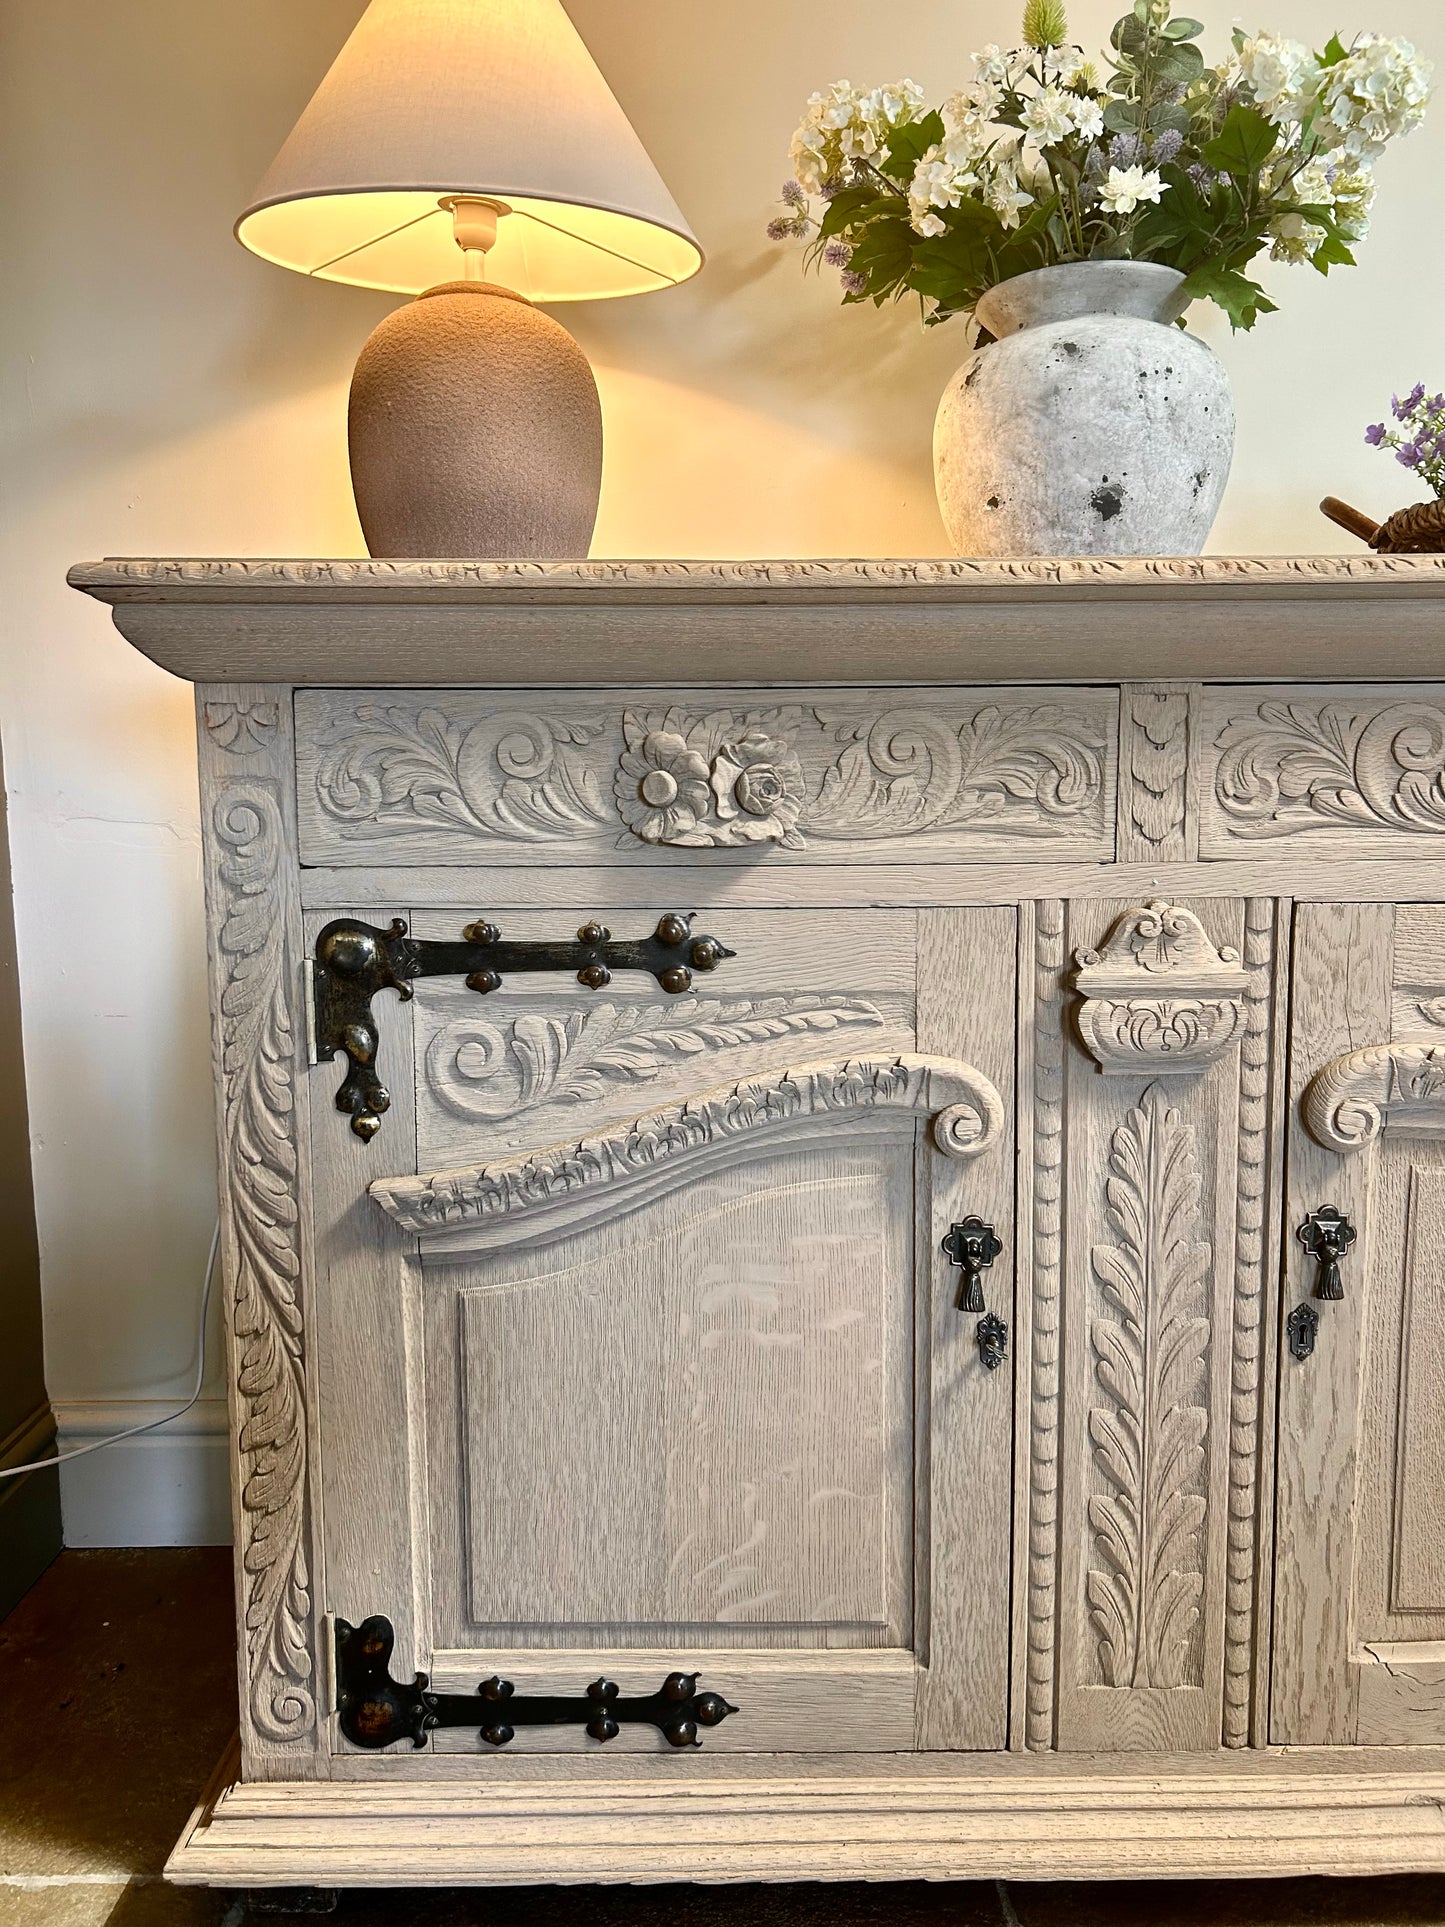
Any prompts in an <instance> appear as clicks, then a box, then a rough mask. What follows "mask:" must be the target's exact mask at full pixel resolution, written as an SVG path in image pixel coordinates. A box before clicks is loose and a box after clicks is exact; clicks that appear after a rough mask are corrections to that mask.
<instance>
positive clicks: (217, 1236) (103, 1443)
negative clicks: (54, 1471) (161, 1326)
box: [0, 1218, 221, 1479]
mask: <svg viewBox="0 0 1445 1927" xmlns="http://www.w3.org/2000/svg"><path fill="white" fill-rule="evenodd" d="M220 1243H221V1220H220V1219H219V1218H217V1220H216V1226H215V1229H214V1231H212V1233H211V1249H210V1252H209V1254H208V1255H207V1258H206V1282H205V1287H204V1289H203V1290H202V1292H201V1329H200V1334H199V1337H198V1338H197V1341H196V1388H195V1390H194V1391H193V1392H192V1393H191V1395H190V1397H189V1398H188V1399H187V1400H186V1402H185V1404H184V1405H178V1406H177V1407H176V1409H175V1411H174V1412H167V1413H166V1415H165V1417H164V1418H153V1419H148V1420H147V1421H146V1423H145V1424H144V1425H128V1426H127V1427H126V1429H125V1431H123V1432H112V1433H111V1435H110V1437H109V1438H105V1439H92V1440H91V1442H90V1444H89V1445H77V1446H73V1447H72V1448H71V1450H70V1451H69V1452H56V1453H54V1454H53V1455H52V1456H51V1457H50V1458H48V1459H32V1460H31V1461H30V1463H29V1464H28V1465H9V1466H5V1467H4V1468H3V1469H0V1479H18V1478H19V1476H20V1474H21V1473H22V1472H43V1471H44V1470H45V1468H46V1467H47V1466H50V1465H64V1464H65V1462H66V1460H67V1459H83V1458H84V1457H85V1455H86V1453H87V1452H103V1451H104V1450H105V1449H106V1447H107V1446H109V1445H119V1444H120V1442H121V1440H122V1439H138V1438H139V1437H140V1435H141V1433H142V1432H158V1431H159V1430H160V1428H161V1427H162V1426H163V1425H173V1424H174V1423H175V1421H176V1420H177V1419H178V1418H184V1417H185V1415H186V1413H187V1412H189V1411H190V1409H191V1407H192V1406H193V1405H194V1404H195V1403H196V1401H197V1400H198V1399H199V1398H200V1396H201V1383H202V1381H203V1380H204V1378H205V1376H206V1324H207V1321H208V1319H209V1317H210V1310H211V1285H212V1283H213V1281H214V1279H215V1276H216V1252H217V1251H218V1249H219V1248H220Z"/></svg>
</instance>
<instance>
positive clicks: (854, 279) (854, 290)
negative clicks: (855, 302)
mask: <svg viewBox="0 0 1445 1927" xmlns="http://www.w3.org/2000/svg"><path fill="white" fill-rule="evenodd" d="M839 279H840V280H841V281H842V283H843V292H844V294H866V293H867V292H868V277H867V275H866V274H854V272H853V270H852V269H851V268H845V269H844V270H843V273H842V274H841V275H840V276H839Z"/></svg>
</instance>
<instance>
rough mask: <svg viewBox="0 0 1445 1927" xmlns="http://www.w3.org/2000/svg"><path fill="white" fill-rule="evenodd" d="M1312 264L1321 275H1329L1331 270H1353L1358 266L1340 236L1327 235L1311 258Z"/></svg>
mask: <svg viewBox="0 0 1445 1927" xmlns="http://www.w3.org/2000/svg"><path fill="white" fill-rule="evenodd" d="M1310 262H1311V265H1312V266H1314V267H1317V268H1318V269H1319V271H1320V273H1321V274H1328V273H1329V271H1330V269H1331V268H1352V267H1354V266H1355V265H1356V263H1355V257H1354V255H1353V254H1351V252H1350V250H1349V249H1348V248H1347V247H1346V245H1345V243H1344V241H1343V240H1342V239H1341V237H1340V236H1339V235H1338V234H1327V235H1326V236H1325V238H1324V240H1323V241H1321V242H1320V244H1319V246H1318V247H1317V248H1316V249H1315V251H1314V253H1313V254H1312V255H1311V256H1310Z"/></svg>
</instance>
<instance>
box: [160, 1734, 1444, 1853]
mask: <svg viewBox="0 0 1445 1927" xmlns="http://www.w3.org/2000/svg"><path fill="white" fill-rule="evenodd" d="M1422 1752H1423V1754H1424V1759H1423V1763H1422ZM1371 1755H1373V1757H1371ZM1430 1755H1431V1750H1429V1749H1424V1750H1419V1751H1417V1750H1415V1749H1408V1750H1396V1749H1390V1750H1389V1751H1388V1752H1387V1751H1385V1750H1383V1749H1369V1750H1368V1751H1367V1752H1366V1753H1364V1754H1363V1755H1361V1754H1360V1753H1354V1754H1345V1753H1343V1752H1341V1751H1336V1750H1331V1751H1329V1752H1328V1753H1326V1752H1323V1751H1322V1752H1320V1753H1318V1754H1315V1753H1311V1754H1301V1753H1291V1752H1286V1751H1273V1752H1270V1753H1266V1754H1257V1755H1253V1756H1245V1757H1244V1758H1243V1759H1241V1758H1240V1756H1238V1755H1235V1756H1233V1757H1232V1758H1231V1759H1229V1760H1228V1761H1227V1762H1226V1760H1225V1759H1224V1758H1223V1757H1222V1756H1221V1757H1220V1758H1219V1759H1218V1760H1215V1759H1213V1758H1211V1759H1210V1760H1209V1761H1208V1762H1207V1763H1206V1762H1205V1761H1203V1760H1201V1761H1199V1762H1197V1763H1195V1762H1190V1763H1188V1765H1187V1766H1185V1765H1184V1764H1183V1763H1181V1762H1180V1761H1178V1760H1177V1759H1176V1760H1173V1761H1169V1762H1167V1763H1166V1762H1163V1761H1161V1762H1158V1763H1155V1762H1152V1761H1151V1762H1150V1765H1149V1767H1148V1768H1147V1769H1146V1768H1144V1767H1143V1766H1142V1765H1141V1764H1140V1762H1139V1759H1138V1757H1137V1756H1136V1757H1135V1758H1134V1759H1133V1760H1132V1761H1130V1762H1129V1763H1127V1764H1125V1763H1121V1761H1120V1759H1119V1757H1118V1756H1117V1755H1116V1756H1112V1757H1109V1758H1107V1759H1104V1758H1099V1757H1093V1758H1091V1757H1089V1756H1085V1755H1076V1756H1074V1757H1072V1758H1067V1757H1065V1758H1059V1757H1058V1756H1055V1757H1053V1758H1051V1759H1046V1760H1045V1759H1040V1760H1039V1761H1038V1762H1037V1763H1035V1762H1034V1761H1032V1760H1028V1759H1018V1758H1010V1759H1008V1760H1007V1761H1006V1762H1005V1761H1004V1760H1001V1759H1000V1760H999V1764H998V1768H997V1770H988V1769H983V1770H980V1766H979V1763H978V1761H977V1760H976V1759H975V1760H973V1761H971V1762H969V1763H968V1765H967V1766H964V1765H962V1763H959V1764H958V1765H956V1766H955V1765H953V1764H952V1763H950V1762H946V1761H944V1760H943V1759H940V1761H939V1763H938V1769H937V1771H936V1773H924V1772H919V1771H917V1770H915V1771H914V1772H911V1773H910V1774H908V1776H907V1777H904V1778H879V1777H871V1778H869V1777H863V1776H862V1775H852V1774H850V1775H848V1776H846V1777H844V1776H841V1775H840V1776H836V1777H822V1778H814V1779H798V1778H792V1777H783V1776H782V1775H778V1776H777V1777H772V1776H769V1775H758V1774H757V1773H756V1769H754V1774H753V1775H752V1776H748V1775H747V1774H746V1770H745V1769H743V1768H742V1765H741V1763H739V1767H740V1770H739V1772H738V1775H737V1776H736V1777H732V1776H729V1777H727V1778H723V1777H720V1776H719V1777H713V1776H709V1777H708V1778H707V1779H706V1780H703V1779H697V1778H693V1779H686V1780H685V1779H682V1778H680V1777H679V1778H678V1779H677V1780H676V1781H671V1782H669V1781H665V1780H655V1779H649V1780H647V1781H639V1780H621V1779H609V1780H608V1781H606V1782H605V1783H604V1782H602V1781H600V1780H599V1779H598V1778H596V1777H595V1776H590V1775H589V1776H588V1777H587V1778H585V1779H584V1778H581V1777H578V1778H574V1779H570V1780H563V1779H549V1780H546V1781H539V1782H518V1781H513V1782H511V1783H501V1782H498V1781H492V1782H490V1783H485V1784H484V1783H481V1782H480V1781H479V1780H478V1779H472V1780H471V1781H469V1782H457V1781H435V1780H432V1781H418V1780H416V1779H403V1778H401V1777H400V1776H398V1778H397V1779H396V1780H395V1781H394V1782H391V1783H390V1784H388V1783H386V1782H378V1781H355V1780H352V1781H311V1782H304V1783H303V1782H297V1781H271V1782H258V1783H254V1784H251V1785H242V1784H240V1783H239V1782H237V1781H236V1780H235V1778H234V1774H235V1756H234V1754H233V1755H232V1756H231V1758H230V1759H229V1761H228V1762H226V1763H225V1764H224V1766H223V1769H222V1771H221V1773H219V1774H218V1776H217V1782H216V1783H214V1784H213V1787H212V1789H210V1790H208V1792H207V1795H206V1796H205V1798H204V1799H203V1800H202V1802H201V1804H200V1805H199V1806H198V1807H197V1808H196V1810H195V1812H194V1813H193V1814H192V1816H191V1819H190V1822H189V1824H188V1825H187V1827H186V1830H185V1832H184V1833H183V1834H182V1836H181V1839H180V1841H179V1842H178V1843H177V1846H176V1849H175V1851H174V1853H173V1854H172V1855H171V1858H170V1860H169V1862H168V1863H167V1866H166V1876H167V1878H168V1879H170V1880H173V1881H178V1882H181V1883H184V1884H191V1885H212V1886H238V1887H264V1886H318V1887H385V1886H408V1887H410V1886H466V1885H480V1884H486V1885H526V1884H537V1885H548V1884H553V1883H564V1884H571V1883H606V1882H624V1883H648V1882H661V1881H677V1880H686V1881H706V1882H717V1881H754V1880H779V1881H782V1880H978V1879H984V1878H1002V1879H1008V1880H1132V1879H1157V1878H1190V1879H1226V1878H1241V1877H1244V1876H1250V1877H1259V1876H1261V1875H1273V1876H1279V1877H1283V1876H1287V1875H1298V1874H1376V1873H1427V1872H1442V1873H1445V1749H1442V1750H1441V1752H1440V1755H1439V1758H1438V1760H1437V1759H1435V1758H1432V1757H1431V1756H1430ZM994 1757H995V1758H996V1759H997V1758H998V1756H994ZM1405 1759H1408V1760H1409V1762H1410V1764H1409V1765H1408V1766H1405V1765H1404V1764H1403V1761H1404V1760H1405ZM1030 1769H1035V1770H1030Z"/></svg>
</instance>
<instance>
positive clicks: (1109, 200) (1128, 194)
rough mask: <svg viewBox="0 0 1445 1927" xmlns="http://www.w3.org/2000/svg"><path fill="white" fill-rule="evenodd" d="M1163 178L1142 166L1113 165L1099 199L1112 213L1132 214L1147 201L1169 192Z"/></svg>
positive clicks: (1100, 191)
mask: <svg viewBox="0 0 1445 1927" xmlns="http://www.w3.org/2000/svg"><path fill="white" fill-rule="evenodd" d="M1167 191H1168V189H1167V188H1166V186H1165V183H1164V180H1163V178H1162V177H1161V176H1160V175H1158V174H1155V173H1153V172H1151V171H1149V170H1147V169H1145V168H1142V167H1111V168H1110V169H1109V178H1108V180H1106V181H1105V183H1104V185H1103V187H1102V188H1100V190H1099V199H1100V201H1101V202H1102V203H1103V205H1104V206H1105V207H1106V208H1107V209H1108V210H1109V212H1110V213H1111V214H1132V213H1133V212H1134V211H1135V209H1136V208H1138V207H1141V206H1142V205H1143V203H1144V202H1145V201H1156V202H1157V201H1158V199H1159V196H1160V195H1161V194H1164V193H1167Z"/></svg>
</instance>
